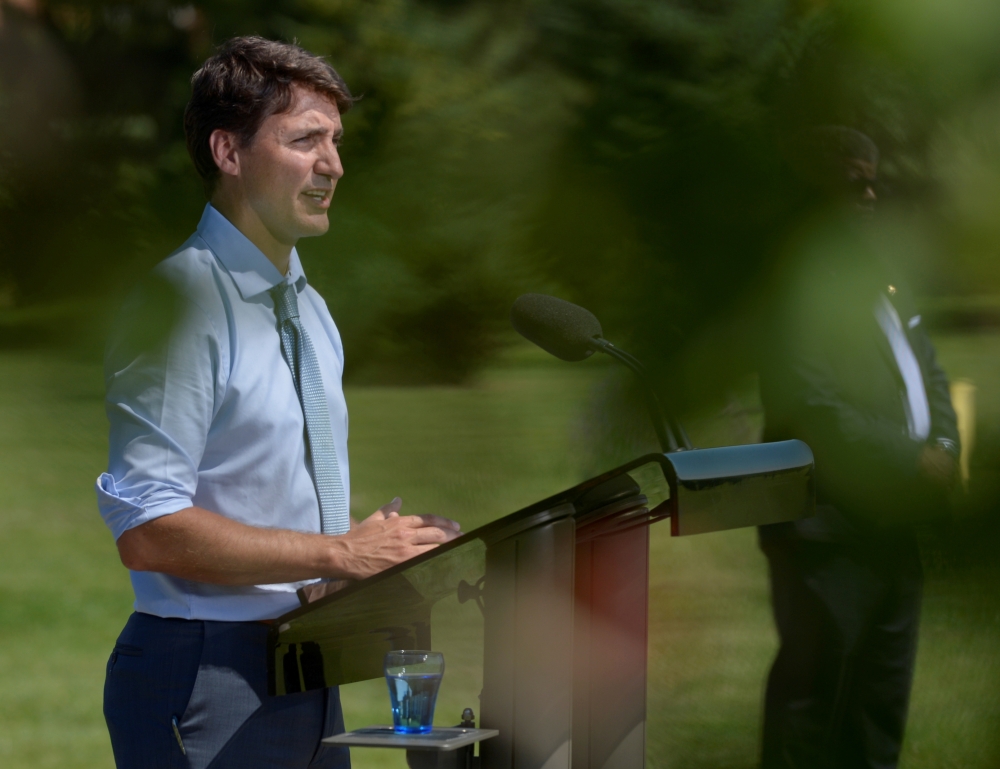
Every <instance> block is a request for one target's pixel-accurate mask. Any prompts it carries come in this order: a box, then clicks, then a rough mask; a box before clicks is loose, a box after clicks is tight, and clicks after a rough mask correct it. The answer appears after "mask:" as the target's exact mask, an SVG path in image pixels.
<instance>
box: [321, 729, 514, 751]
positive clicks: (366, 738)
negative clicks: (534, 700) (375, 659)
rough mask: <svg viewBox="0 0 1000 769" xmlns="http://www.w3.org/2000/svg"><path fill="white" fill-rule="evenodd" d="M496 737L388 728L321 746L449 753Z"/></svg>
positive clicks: (341, 736)
mask: <svg viewBox="0 0 1000 769" xmlns="http://www.w3.org/2000/svg"><path fill="white" fill-rule="evenodd" d="M498 734H500V732H499V731H497V730H496V729H471V728H466V727H462V726H456V727H445V728H434V729H432V730H431V731H429V732H426V733H425V734H397V733H396V732H395V731H394V730H393V728H392V727H391V726H368V727H365V728H364V729H356V730H355V731H353V732H346V733H345V734H337V735H334V736H333V737H327V738H326V739H325V740H323V742H325V743H326V744H328V745H349V746H351V747H355V748H404V749H406V750H441V751H452V750H457V749H458V748H464V747H465V746H466V745H472V744H473V743H476V742H482V741H483V740H488V739H490V738H491V737H496V736H497V735H498Z"/></svg>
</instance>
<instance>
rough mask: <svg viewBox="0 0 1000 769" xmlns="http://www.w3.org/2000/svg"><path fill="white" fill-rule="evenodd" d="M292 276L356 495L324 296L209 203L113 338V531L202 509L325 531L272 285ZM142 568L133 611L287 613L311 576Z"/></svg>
mask: <svg viewBox="0 0 1000 769" xmlns="http://www.w3.org/2000/svg"><path fill="white" fill-rule="evenodd" d="M283 280H288V281H289V282H291V283H292V284H293V285H294V286H295V289H296V292H297V295H298V303H299V311H300V314H301V320H302V324H303V325H304V327H305V329H306V333H308V334H309V337H310V339H311V340H312V344H313V347H314V348H315V350H316V356H317V359H318V361H319V365H320V370H321V371H322V376H323V385H324V388H325V390H326V396H327V402H328V405H329V409H330V422H331V424H332V427H333V438H334V443H335V446H336V451H337V459H338V462H339V469H340V474H341V478H342V480H343V484H344V491H345V494H346V495H347V498H348V499H350V478H349V472H348V463H347V404H346V403H345V402H344V392H343V389H342V387H341V375H342V373H343V363H344V353H343V346H342V344H341V341H340V334H339V333H338V331H337V327H336V325H334V322H333V318H331V317H330V312H329V310H328V309H327V307H326V303H325V302H324V301H323V299H322V298H321V297H320V295H319V294H318V293H316V291H314V290H313V289H312V288H311V287H310V286H309V285H308V284H307V283H306V276H305V274H304V273H303V271H302V265H301V263H300V262H299V257H298V254H297V253H296V252H295V251H294V250H293V251H292V255H291V263H290V266H289V271H288V275H287V276H282V275H281V274H280V273H279V272H278V270H277V269H276V268H275V267H274V265H273V264H272V263H271V262H270V261H269V260H268V259H267V257H265V256H264V254H263V253H262V252H261V251H260V250H259V249H258V248H257V247H256V246H254V245H253V243H251V242H250V241H249V240H248V239H247V238H246V237H245V236H244V235H243V234H242V233H240V231H239V230H237V229H236V227H234V226H233V225H232V224H231V223H230V222H229V221H228V220H227V219H226V218H225V217H224V216H222V214H220V213H219V212H218V211H216V210H215V209H214V208H213V207H212V206H211V205H208V206H206V207H205V213H204V215H203V216H202V218H201V222H200V223H199V224H198V230H197V232H195V234H194V235H193V236H192V237H191V238H190V240H188V241H187V243H185V244H184V245H183V246H181V248H180V249H179V250H178V251H176V252H175V253H173V254H172V255H171V256H169V257H168V258H167V259H165V260H164V261H163V262H161V263H160V264H159V265H158V266H157V267H156V268H155V269H154V271H153V275H152V276H151V279H150V280H148V281H147V282H146V283H145V284H143V286H141V287H140V288H139V289H138V290H137V291H136V292H135V293H134V294H133V296H132V298H131V299H130V301H129V302H128V303H127V304H126V307H125V310H124V311H123V313H122V315H121V317H120V319H119V322H118V324H117V325H116V328H115V330H114V332H113V333H112V336H111V339H110V341H109V344H108V350H107V354H106V358H105V379H106V389H107V397H106V408H107V414H108V420H109V421H110V423H111V432H110V455H109V460H108V472H106V473H104V474H102V475H101V476H100V478H98V480H97V498H98V507H99V508H100V511H101V515H102V517H103V518H104V522H105V523H106V524H107V525H108V528H110V529H111V532H112V534H114V537H115V539H116V540H117V539H118V537H120V536H121V535H122V533H123V532H125V531H128V530H129V529H131V528H134V527H136V526H139V525H141V524H143V523H146V522H147V521H151V520H153V519H154V518H158V517H160V516H163V515H170V514H171V513H175V512H177V511H178V510H183V509H184V508H187V507H191V506H193V505H194V506H198V507H202V508H205V509H207V510H211V511H213V512H216V513H219V514H221V515H224V516H226V517H227V518H231V519H233V520H234V521H239V522H240V523H245V524H249V525H251V526H261V527H267V528H281V529H293V530H296V531H303V532H319V531H320V511H319V502H318V499H317V496H316V487H315V485H314V484H313V480H312V477H311V475H310V470H309V466H308V465H307V463H306V446H305V440H304V437H303V436H304V432H303V430H304V422H303V416H302V407H301V406H300V404H299V399H298V396H297V394H296V392H295V385H294V383H293V381H292V376H291V372H290V371H289V369H288V365H287V364H286V363H285V359H284V358H283V357H282V354H281V342H280V339H279V334H278V331H277V320H276V318H275V314H274V305H273V303H272V301H271V296H270V294H269V293H268V292H269V290H270V289H271V288H272V287H274V286H275V285H277V284H278V283H279V282H280V281H283ZM164 289H166V290H164ZM160 326H162V332H158V331H157V328H158V327H160ZM131 577H132V586H133V588H134V590H135V609H136V611H140V612H145V613H147V614H154V615H157V616H160V617H182V618H185V619H206V620H258V619H270V618H273V617H276V616H278V615H279V614H282V613H284V612H286V611H288V610H290V609H293V608H295V607H297V606H298V605H299V601H298V598H297V597H296V594H295V591H296V590H297V589H298V588H299V587H301V586H302V585H304V584H307V583H306V582H295V583H288V584H273V585H256V586H252V587H230V586H222V585H210V584H205V583H200V582H193V581H190V580H184V579H178V578H176V577H172V576H169V575H167V574H158V573H153V572H131Z"/></svg>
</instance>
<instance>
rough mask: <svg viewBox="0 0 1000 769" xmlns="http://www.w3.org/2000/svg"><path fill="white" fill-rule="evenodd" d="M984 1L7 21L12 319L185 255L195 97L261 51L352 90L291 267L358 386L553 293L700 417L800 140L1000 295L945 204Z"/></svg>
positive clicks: (450, 361)
mask: <svg viewBox="0 0 1000 769" xmlns="http://www.w3.org/2000/svg"><path fill="white" fill-rule="evenodd" d="M975 5H976V4H975V3H974V2H973V0H959V2H958V5H957V6H956V7H957V11H956V12H957V13H958V16H959V20H958V21H955V20H954V19H953V18H952V17H951V16H950V15H949V16H947V19H948V23H947V24H945V25H943V26H942V25H939V24H936V20H938V19H939V17H940V18H946V16H943V15H941V14H940V12H939V11H940V8H939V4H938V3H936V0H926V2H924V3H921V4H918V6H915V7H914V8H909V6H908V5H907V4H903V3H895V2H894V3H885V4H880V5H879V7H878V8H870V7H868V5H867V4H860V3H855V2H842V3H832V2H831V3H823V2H807V0H801V1H800V2H792V1H791V0H700V1H698V0H508V1H507V2H500V1H499V0H269V1H268V2H263V0H238V1H237V0H205V1H204V2H198V3H194V4H190V5H183V6H180V5H171V4H170V3H169V2H165V1H164V0H133V1H132V2H124V1H122V0H64V1H62V2H59V1H58V0H57V1H55V2H53V1H52V0H42V1H41V2H39V3H37V4H34V3H27V4H26V3H25V2H24V0H20V2H19V3H17V4H13V3H11V2H8V3H7V4H6V5H5V6H3V21H2V26H0V43H2V45H0V98H2V101H0V109H2V112H0V147H2V154H0V238H2V245H0V304H7V305H9V306H14V307H15V309H16V308H25V307H31V306H33V305H51V304H53V303H57V302H65V301H68V300H80V299H83V300H85V306H87V307H89V308H90V312H96V313H98V314H99V313H100V312H102V310H101V309H100V308H104V307H109V306H112V305H113V304H114V303H115V301H116V297H118V296H120V294H121V292H122V291H123V290H124V289H125V288H126V287H127V286H128V285H130V284H131V283H132V282H134V280H135V279H136V278H137V276H138V275H139V274H141V273H142V272H143V271H145V270H146V269H148V267H149V266H150V265H151V264H153V263H155V262H156V261H157V260H159V259H161V258H162V257H163V256H165V255H166V254H167V253H169V251H170V250H171V249H172V248H174V247H176V245H178V244H179V243H180V242H182V241H183V240H184V239H185V238H186V236H187V235H188V234H189V232H190V231H191V229H192V227H193V225H194V223H195V222H196V220H197V217H198V215H199V211H200V208H201V206H202V205H203V203H204V197H203V193H202V191H201V188H200V184H199V182H198V180H197V178H196V177H195V174H194V172H193V170H192V168H191V166H190V162H189V161H188V159H187V156H186V152H185V149H184V143H183V137H182V133H181V114H182V111H183V108H184V104H185V102H186V99H187V93H188V80H189V78H190V75H191V73H192V72H193V71H194V70H195V69H196V68H197V66H198V65H199V63H200V62H201V61H203V60H204V58H205V57H207V56H208V55H210V54H211V52H212V50H213V46H214V45H215V44H217V43H219V42H220V41H222V40H224V39H225V38H227V37H229V36H231V35H235V34H245V33H254V34H261V35H265V36H269V37H274V38H280V39H286V40H293V39H294V40H298V41H299V42H300V43H301V44H302V45H303V46H305V47H307V48H309V49H310V50H313V51H315V52H317V53H321V54H323V55H327V56H329V57H330V60H331V61H332V62H333V63H334V65H335V66H336V67H337V68H338V70H339V71H340V72H341V74H343V75H344V76H345V78H346V79H347V81H348V83H349V84H350V86H351V87H352V89H353V90H354V91H355V92H356V93H357V94H360V95H361V96H362V99H361V101H360V102H359V105H358V107H357V108H356V110H355V111H353V112H352V113H351V114H350V115H348V117H347V120H346V121H345V123H346V128H347V140H346V143H345V146H344V151H343V154H344V161H345V166H346V169H347V175H346V176H345V179H344V180H343V182H342V183H341V184H340V185H339V186H338V192H337V197H336V200H335V208H334V212H333V215H332V216H333V228H332V232H331V234H330V235H328V236H326V237H324V238H320V239H316V240H313V241H304V242H303V243H302V244H301V251H302V252H303V255H304V258H305V260H306V268H307V271H308V274H309V276H310V280H311V281H312V282H313V283H314V284H316V285H317V287H318V288H319V289H320V291H321V292H322V293H323V294H324V295H325V296H326V297H327V298H328V301H329V304H330V306H331V310H332V311H333V313H334V316H335V318H336V319H337V320H338V323H339V325H340V326H341V328H342V331H343V333H344V336H345V341H346V343H347V348H348V352H349V366H348V373H349V375H351V376H354V377H357V378H362V379H377V380H380V381H408V382H419V381H450V382H459V381H463V380H464V379H466V378H467V377H468V376H469V375H470V374H472V373H473V372H475V370H476V369H477V367H478V366H480V365H481V364H482V363H484V362H485V361H487V360H488V359H489V358H490V356H491V355H492V354H493V353H494V352H495V351H496V350H497V349H498V348H499V347H500V346H501V345H502V344H503V343H504V340H505V338H506V334H508V331H507V325H506V314H507V308H508V307H509V304H510V301H511V300H512V299H513V298H514V297H515V296H516V295H517V294H518V293H519V292H520V291H523V290H551V291H554V292H557V293H560V294H562V295H563V296H566V297H567V298H569V299H572V300H576V301H581V302H583V303H585V304H587V305H588V306H590V307H592V309H594V310H595V311H596V312H598V314H599V315H600V316H601V317H602V319H604V321H605V326H606V328H607V329H608V330H609V333H611V334H612V335H613V336H614V337H615V338H616V339H621V340H623V341H624V340H630V343H633V344H635V345H636V346H637V348H638V349H640V350H641V351H643V352H644V354H646V355H647V356H649V357H650V359H651V360H654V361H656V362H657V364H658V366H659V367H660V370H661V371H660V373H661V376H662V379H663V381H665V382H666V381H669V382H671V383H672V386H673V387H674V390H675V392H674V393H673V395H674V396H675V397H677V398H679V399H681V400H682V401H683V400H684V399H685V398H687V399H690V398H693V397H695V395H696V394H697V393H698V392H701V391H703V390H704V384H703V382H704V381H706V379H708V380H711V381H715V380H718V381H720V382H721V381H724V380H725V379H726V378H727V377H726V376H724V375H723V374H724V373H725V372H730V374H731V373H732V372H736V371H739V370H742V369H745V368H749V367H750V366H751V365H752V361H751V353H752V345H751V344H750V343H749V341H750V336H749V335H748V329H750V328H752V318H753V315H754V312H755V310H754V307H755V306H757V305H758V304H759V302H760V297H761V296H764V295H766V294H765V293H764V292H765V286H766V276H767V274H768V270H769V265H770V264H771V263H772V262H773V260H774V259H775V258H776V255H778V254H780V252H781V249H782V247H783V244H784V243H785V242H786V240H787V239H788V237H789V236H790V234H791V233H793V232H795V231H796V229H797V228H799V227H801V226H803V222H805V221H807V220H808V216H809V212H810V205H811V201H810V198H809V195H808V191H807V190H806V189H805V188H804V187H803V186H802V184H801V183H800V182H799V181H798V180H797V179H796V178H795V175H794V174H793V173H791V170H790V167H789V163H788V146H789V143H790V142H793V141H794V137H795V136H796V135H797V134H800V133H801V132H802V131H803V130H807V129H808V127H810V126H814V125H819V124H825V123H844V124H849V125H853V126H855V127H858V128H860V129H862V130H864V131H866V132H867V133H869V134H870V135H871V136H873V138H875V140H876V142H877V143H878V144H879V145H880V147H881V148H882V150H883V157H884V162H883V177H884V178H885V179H886V180H887V181H888V183H889V188H888V189H890V190H891V191H893V192H895V193H896V196H897V197H898V198H899V199H900V200H906V201H909V203H908V204H909V205H911V206H912V205H917V204H920V205H925V206H926V205H931V204H934V205H936V207H935V208H934V209H933V210H934V212H935V216H932V217H930V218H929V219H928V218H926V217H925V218H924V219H923V220H921V221H923V222H924V226H929V225H927V224H926V223H927V222H929V221H932V222H934V223H935V224H934V226H935V227H937V230H935V235H934V236H935V237H938V239H939V240H942V241H943V242H947V243H949V244H950V243H952V242H954V243H962V244H965V245H964V246H963V247H964V248H965V249H966V250H967V251H969V252H970V253H972V254H973V255H972V256H971V257H969V258H968V259H967V260H966V264H967V269H966V272H967V273H970V274H971V272H975V271H976V270H977V269H978V270H979V271H978V273H976V274H977V275H979V276H980V281H979V283H978V285H979V286H980V287H981V286H982V285H983V282H982V276H983V275H985V276H986V279H987V282H988V281H989V280H994V281H995V280H996V279H994V278H993V277H992V275H993V273H992V272H990V270H988V269H987V270H985V271H984V270H983V269H981V268H979V267H978V265H981V264H982V262H983V260H982V255H983V254H984V253H985V249H986V246H985V245H984V243H985V242H986V241H987V240H988V237H989V236H991V235H993V234H997V235H1000V233H994V229H993V225H986V224H984V223H983V221H982V217H978V218H977V216H974V215H971V214H970V213H969V205H967V204H963V203H962V202H961V201H962V200H964V198H962V195H963V194H964V195H968V190H969V187H968V184H967V183H966V181H965V177H964V176H962V174H963V173H965V174H968V173H969V170H968V168H969V164H968V161H967V160H966V161H961V160H959V159H957V158H960V157H966V158H967V156H969V154H970V153H971V156H972V157H975V158H978V157H981V156H982V154H983V152H985V153H987V155H988V154H989V149H988V148H986V149H983V148H982V146H981V144H982V143H981V142H979V143H977V142H976V141H971V144H970V143H969V142H970V140H969V139H968V137H969V132H968V131H965V130H964V129H961V127H959V128H958V129H956V128H955V127H954V126H955V124H954V122H953V123H949V122H948V120H949V119H952V120H958V119H959V118H961V116H963V115H965V114H966V113H968V112H970V111H972V112H975V111H976V110H978V112H976V114H981V113H982V108H981V105H982V103H983V102H984V100H987V99H988V98H990V95H991V94H992V93H993V90H994V89H995V88H996V82H995V76H993V75H992V72H993V71H994V68H993V65H994V63H995V62H994V59H995V58H996V56H997V54H996V53H995V52H996V51H997V50H1000V46H995V45H994V46H992V47H991V45H989V43H990V42H991V41H994V39H995V37H996V34H995V33H993V32H989V31H983V29H981V25H980V24H977V23H976V18H975V13H974V12H973V11H974V8H973V6H975ZM976 7H978V6H976ZM935 14H937V15H935ZM963 14H964V15H963ZM995 28H996V25H994V29H995ZM928 40H930V41H933V42H934V43H935V45H933V46H926V45H923V46H922V45H921V42H922V41H928ZM970 40H971V41H972V42H971V43H970V42H969V41H970ZM973 44H974V51H975V53H976V55H975V56H973V57H968V60H963V61H962V62H961V63H960V64H958V63H955V61H954V60H953V54H955V52H956V51H957V50H958V49H959V48H960V47H962V46H968V45H973ZM942 126H945V127H944V128H943V127H942ZM949 126H950V127H949ZM949 130H950V131H951V132H952V133H951V134H949V133H948V131H949ZM956 131H957V132H958V134H960V135H961V137H962V141H957V140H954V135H955V132H956ZM942 137H945V138H944V139H942ZM948 137H952V138H951V139H949V138H948ZM963 142H964V143H963ZM963 147H964V148H965V149H964V150H962V151H964V152H965V153H966V154H965V155H964V156H963V155H962V154H961V152H960V151H959V150H958V149H956V148H959V149H961V148H963ZM973 165H975V163H973ZM991 167H992V166H991ZM962 169H965V170H964V171H963V170H962ZM989 178H990V179H992V178H993V177H992V176H991V177H989ZM939 180H943V181H940V183H939ZM949 185H950V186H949ZM991 189H992V188H991ZM998 189H1000V185H998ZM942 190H946V191H947V190H950V191H951V192H950V193H949V195H950V197H948V198H947V200H946V202H945V203H944V204H941V205H938V203H940V200H939V199H938V198H935V197H934V196H935V195H937V196H940V195H941V194H942V193H941V191H942ZM928 201H930V203H929V202H928ZM956 201H958V202H956ZM949 206H951V207H950V208H949ZM935 217H936V218H935ZM977 227H978V228H979V229H978V230H977V229H976V228H977ZM984 228H985V231H984ZM970 232H973V233H975V234H974V235H970ZM928 237H930V236H928ZM930 261H931V262H933V261H934V260H933V259H931V260H930ZM931 271H932V272H933V265H932V268H931ZM970 271H971V272H970ZM949 275H950V277H949V280H948V281H946V282H948V284H949V285H950V286H951V288H952V289H954V290H957V291H962V290H968V286H967V285H965V284H963V279H962V277H961V275H958V276H956V275H953V274H949ZM998 278H1000V276H998ZM755 303H756V304H755ZM74 306H76V305H74ZM706 351H712V352H711V353H708V352H706ZM748 351H749V352H748ZM709 361H715V364H716V365H714V368H713V366H711V365H708V362H709ZM741 361H742V363H741ZM685 367H686V368H685ZM677 372H687V373H683V374H682V375H678V374H677ZM685 382H687V384H685Z"/></svg>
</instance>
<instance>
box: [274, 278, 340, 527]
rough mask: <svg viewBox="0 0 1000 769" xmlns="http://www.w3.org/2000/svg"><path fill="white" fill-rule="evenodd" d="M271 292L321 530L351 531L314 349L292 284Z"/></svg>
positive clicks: (280, 284) (324, 392)
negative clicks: (300, 417)
mask: <svg viewBox="0 0 1000 769" xmlns="http://www.w3.org/2000/svg"><path fill="white" fill-rule="evenodd" d="M271 296H272V298H273V299H274V314H275V316H276V317H277V319H278V333H279V334H280V335H281V353H282V355H283V356H284V357H285V361H286V362H287V363H288V368H289V369H291V371H292V381H294V382H295V391H296V392H297V393H298V395H299V403H300V404H301V405H302V414H303V416H304V417H305V422H306V436H305V437H306V461H308V462H311V463H312V471H313V480H314V481H315V483H316V494H317V496H318V497H319V514H320V523H321V525H322V531H323V533H324V534H343V533H345V532H347V531H350V528H351V517H350V514H349V513H348V510H347V499H346V497H345V496H344V484H343V482H342V481H341V478H340V468H339V467H338V464H337V449H336V447H335V446H334V444H333V430H332V429H331V428H330V411H329V409H328V408H327V404H326V391H325V390H324V389H323V377H322V375H321V374H320V370H319V362H318V361H317V360H316V351H315V350H314V349H313V346H312V342H310V341H309V335H308V334H306V330H305V329H304V328H303V327H302V321H301V320H299V302H298V298H297V297H296V295H295V287H294V286H293V285H292V284H291V283H288V282H287V281H282V282H281V283H279V284H278V285H277V286H275V287H274V288H273V289H272V290H271Z"/></svg>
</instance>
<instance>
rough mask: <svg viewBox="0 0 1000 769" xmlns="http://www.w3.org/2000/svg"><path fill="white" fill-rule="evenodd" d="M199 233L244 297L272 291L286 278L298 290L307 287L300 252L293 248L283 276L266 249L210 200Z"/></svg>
mask: <svg viewBox="0 0 1000 769" xmlns="http://www.w3.org/2000/svg"><path fill="white" fill-rule="evenodd" d="M198 234H199V235H200V236H201V238H202V239H203V240H204V241H205V242H206V243H208V247H209V248H211V249H212V252H213V253H214V254H215V255H216V257H218V259H219V261H220V262H222V265H223V266H224V267H225V268H226V270H228V272H229V274H230V275H232V277H233V282H234V283H235V284H236V288H237V289H239V292H240V296H242V297H243V298H244V299H251V298H252V297H255V296H257V295H258V294H262V293H264V292H265V291H270V290H271V289H272V288H274V287H275V286H276V285H278V284H279V283H281V282H282V281H283V280H287V281H288V282H289V283H291V284H292V285H294V286H295V290H296V291H302V289H304V288H305V286H306V274H305V272H303V270H302V262H300V261H299V254H298V251H296V250H295V249H294V248H293V249H292V254H291V257H290V259H289V261H288V275H287V276H285V275H282V274H281V273H280V272H278V268H277V267H275V266H274V264H273V263H272V262H271V260H270V259H268V258H267V257H266V256H264V252H263V251H261V250H260V249H259V248H257V246H255V245H254V244H253V243H251V242H250V239H249V238H247V236H246V235H244V234H243V233H242V232H240V231H239V230H238V229H236V227H235V225H233V223H232V222H230V221H229V220H228V219H227V218H226V217H224V216H223V215H222V214H221V213H219V211H218V209H216V208H215V206H213V205H212V204H211V203H208V204H206V205H205V212H204V213H203V214H202V215H201V221H200V222H198Z"/></svg>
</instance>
